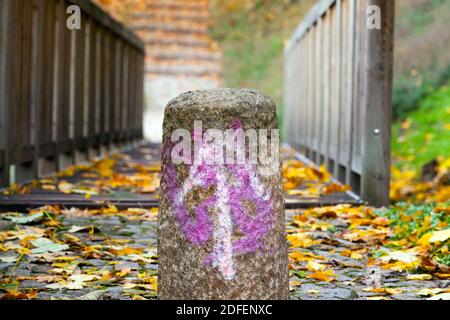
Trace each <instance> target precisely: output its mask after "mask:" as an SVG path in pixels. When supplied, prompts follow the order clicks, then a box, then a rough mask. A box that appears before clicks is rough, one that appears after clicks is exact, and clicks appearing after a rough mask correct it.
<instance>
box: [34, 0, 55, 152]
mask: <svg viewBox="0 0 450 320" xmlns="http://www.w3.org/2000/svg"><path fill="white" fill-rule="evenodd" d="M43 3H44V9H43V10H44V18H43V19H44V31H43V32H44V33H45V34H44V40H43V43H42V48H43V50H44V52H43V57H42V58H43V65H44V66H45V72H44V74H43V75H42V83H41V90H42V91H43V100H42V105H41V106H40V107H39V108H40V109H39V110H40V111H39V112H38V119H37V122H38V127H37V136H38V143H39V158H49V157H51V156H54V155H55V154H54V152H55V150H54V147H53V145H52V142H53V125H52V124H53V95H54V87H55V84H56V83H55V81H54V77H55V65H56V62H55V58H56V57H55V41H56V39H55V36H56V31H55V30H56V2H55V1H43Z"/></svg>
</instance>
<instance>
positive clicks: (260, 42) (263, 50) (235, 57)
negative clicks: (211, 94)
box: [211, 0, 314, 116]
mask: <svg viewBox="0 0 450 320" xmlns="http://www.w3.org/2000/svg"><path fill="white" fill-rule="evenodd" d="M313 4H314V0H253V1H248V2H247V1H245V2H244V1H236V0H213V1H212V14H213V21H214V24H213V26H212V27H211V34H212V35H213V37H214V38H215V39H216V40H217V41H218V42H219V43H220V46H221V48H222V51H223V55H224V82H225V86H227V87H248V88H253V89H256V90H259V91H261V92H263V93H265V94H268V95H269V96H271V97H272V98H273V99H274V100H275V102H276V104H277V106H278V110H279V116H281V112H280V110H281V109H282V89H283V50H284V43H285V42H286V41H287V40H288V39H289V37H290V35H291V33H292V32H293V30H294V29H295V27H296V25H297V24H298V23H299V22H300V21H301V18H302V16H303V15H304V14H305V13H306V12H307V11H308V10H309V9H310V7H311V6H312V5H313Z"/></svg>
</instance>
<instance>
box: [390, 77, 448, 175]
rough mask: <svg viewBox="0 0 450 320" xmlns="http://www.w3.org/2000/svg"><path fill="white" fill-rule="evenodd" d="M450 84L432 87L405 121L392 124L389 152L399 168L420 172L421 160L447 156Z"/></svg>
mask: <svg viewBox="0 0 450 320" xmlns="http://www.w3.org/2000/svg"><path fill="white" fill-rule="evenodd" d="M449 124H450V85H447V86H443V87H441V88H439V89H437V90H432V91H431V93H430V94H429V95H428V96H426V97H425V98H424V99H423V100H421V102H420V103H419V109H418V110H417V111H414V112H411V113H409V114H408V116H407V117H406V120H405V122H399V123H396V124H394V126H393V132H392V154H393V156H394V161H395V163H396V165H397V166H398V167H399V168H405V169H414V170H417V171H420V168H421V166H423V165H424V164H425V163H427V162H429V161H431V160H433V159H436V158H439V157H442V158H449V157H450V130H449V128H448V125H449Z"/></svg>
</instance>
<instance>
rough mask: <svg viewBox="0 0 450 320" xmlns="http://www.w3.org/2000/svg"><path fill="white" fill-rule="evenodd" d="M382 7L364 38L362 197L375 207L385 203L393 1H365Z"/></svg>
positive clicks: (391, 72) (391, 68) (387, 171)
mask: <svg viewBox="0 0 450 320" xmlns="http://www.w3.org/2000/svg"><path fill="white" fill-rule="evenodd" d="M367 4H368V5H377V6H379V7H380V9H381V13H382V14H381V18H382V27H381V29H380V30H368V31H367V33H368V34H367V37H366V51H365V56H366V63H367V65H366V77H367V78H366V79H367V80H366V85H365V107H366V114H365V122H364V123H365V130H364V138H363V139H364V140H363V154H364V160H363V168H362V169H363V175H362V196H363V198H364V199H365V200H368V201H369V202H370V203H372V204H373V205H375V206H384V205H388V204H389V202H390V200H389V181H390V138H391V116H392V99H391V97H392V77H393V44H394V13H395V2H394V1H389V0H388V1H386V0H368V1H367Z"/></svg>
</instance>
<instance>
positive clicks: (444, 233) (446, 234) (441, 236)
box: [429, 229, 450, 243]
mask: <svg viewBox="0 0 450 320" xmlns="http://www.w3.org/2000/svg"><path fill="white" fill-rule="evenodd" d="M449 238H450V229H446V230H441V231H435V232H433V233H432V235H431V237H430V239H429V242H430V243H435V242H444V241H447V240H448V239H449Z"/></svg>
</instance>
